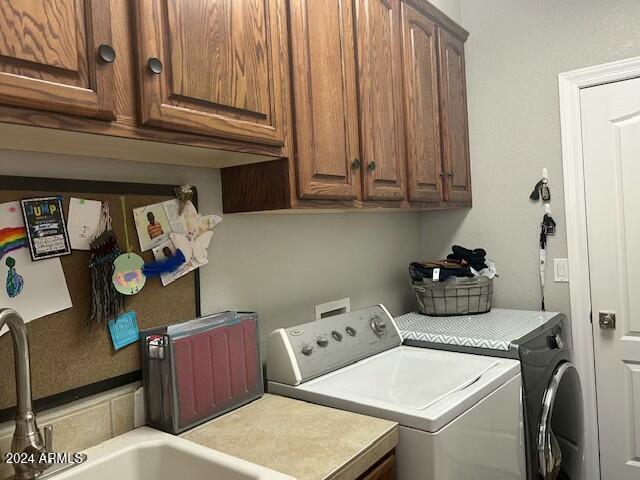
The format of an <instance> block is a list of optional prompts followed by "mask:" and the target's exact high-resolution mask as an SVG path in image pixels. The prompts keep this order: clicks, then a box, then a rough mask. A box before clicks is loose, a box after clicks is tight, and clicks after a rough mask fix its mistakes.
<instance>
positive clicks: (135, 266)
mask: <svg viewBox="0 0 640 480" xmlns="http://www.w3.org/2000/svg"><path fill="white" fill-rule="evenodd" d="M143 265H144V260H143V259H142V257H141V256H140V255H138V254H137V253H132V252H129V253H123V254H122V255H120V256H119V257H118V258H116V259H115V261H114V262H113V285H114V286H115V287H116V290H117V291H118V292H120V293H122V294H123V295H135V294H136V293H138V292H139V291H140V290H142V288H143V287H144V285H145V283H146V282H147V277H145V276H144V274H143V273H142V267H143Z"/></svg>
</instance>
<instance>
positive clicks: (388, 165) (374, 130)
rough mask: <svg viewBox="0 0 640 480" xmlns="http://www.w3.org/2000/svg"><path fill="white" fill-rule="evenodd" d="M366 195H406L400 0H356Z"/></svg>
mask: <svg viewBox="0 0 640 480" xmlns="http://www.w3.org/2000/svg"><path fill="white" fill-rule="evenodd" d="M355 1H356V12H355V13H356V14H355V17H356V32H357V37H358V39H357V47H358V48H357V55H358V75H359V77H358V88H359V91H360V128H361V134H360V139H361V143H362V145H361V150H362V160H363V167H364V168H365V169H366V170H365V171H364V172H363V176H364V182H363V183H364V192H365V193H364V198H365V199H366V200H403V199H404V198H405V190H406V184H405V159H404V127H403V113H402V99H403V92H402V72H401V69H402V59H401V47H400V41H401V40H400V0H355Z"/></svg>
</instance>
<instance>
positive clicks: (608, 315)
mask: <svg viewBox="0 0 640 480" xmlns="http://www.w3.org/2000/svg"><path fill="white" fill-rule="evenodd" d="M598 323H599V324H600V328H601V329H603V330H614V329H615V328H616V314H615V312H599V313H598Z"/></svg>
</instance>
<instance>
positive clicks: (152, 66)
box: [147, 57, 162, 75]
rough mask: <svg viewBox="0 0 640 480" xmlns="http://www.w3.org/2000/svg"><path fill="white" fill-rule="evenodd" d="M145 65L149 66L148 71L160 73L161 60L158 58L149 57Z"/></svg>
mask: <svg viewBox="0 0 640 480" xmlns="http://www.w3.org/2000/svg"><path fill="white" fill-rule="evenodd" d="M147 66H148V67H149V71H150V72H151V73H153V74H154V75H160V74H161V73H162V62H161V61H160V59H159V58H156V57H151V58H150V59H149V60H148V61H147Z"/></svg>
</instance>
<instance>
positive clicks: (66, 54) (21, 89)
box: [0, 0, 115, 119]
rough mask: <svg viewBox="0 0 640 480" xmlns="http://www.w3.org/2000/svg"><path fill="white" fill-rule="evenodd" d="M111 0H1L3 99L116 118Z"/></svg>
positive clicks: (0, 84) (0, 89) (0, 93)
mask: <svg viewBox="0 0 640 480" xmlns="http://www.w3.org/2000/svg"><path fill="white" fill-rule="evenodd" d="M109 3H110V2H109V0H85V1H76V0H2V1H0V102H1V103H5V104H10V105H18V106H22V107H28V108H35V109H39V110H48V111H53V112H62V113H69V114H73V115H83V116H89V117H98V118H105V119H113V118H114V111H115V96H114V87H115V85H114V72H113V67H114V65H113V63H109V60H111V58H109V57H108V56H105V58H106V59H107V61H101V60H99V56H98V49H99V48H100V46H101V45H103V44H104V45H107V46H109V47H110V46H111V14H110V10H109V7H110V5H109Z"/></svg>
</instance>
